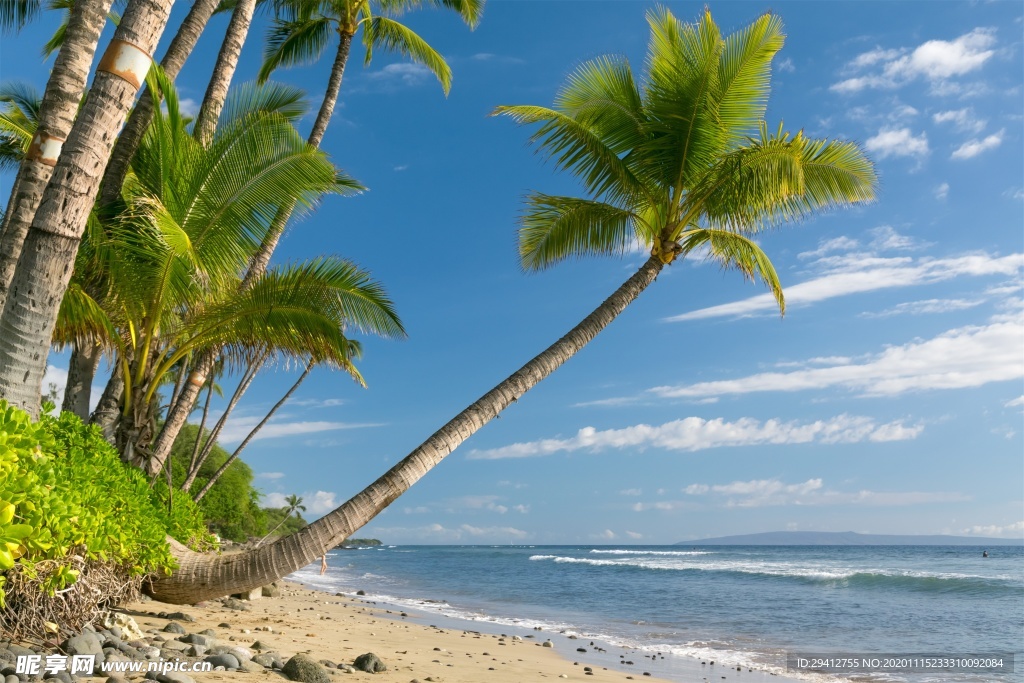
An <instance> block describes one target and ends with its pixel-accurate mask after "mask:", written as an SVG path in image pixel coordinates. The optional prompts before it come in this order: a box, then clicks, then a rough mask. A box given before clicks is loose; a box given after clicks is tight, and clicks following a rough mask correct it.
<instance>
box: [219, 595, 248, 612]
mask: <svg viewBox="0 0 1024 683" xmlns="http://www.w3.org/2000/svg"><path fill="white" fill-rule="evenodd" d="M223 604H224V606H225V607H227V608H228V609H234V610H239V611H240V612H249V611H251V610H252V606H251V605H249V604H247V603H244V602H242V601H241V600H238V599H237V598H228V599H227V600H225V601H224V603H223Z"/></svg>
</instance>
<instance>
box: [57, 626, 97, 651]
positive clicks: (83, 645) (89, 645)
mask: <svg viewBox="0 0 1024 683" xmlns="http://www.w3.org/2000/svg"><path fill="white" fill-rule="evenodd" d="M62 649H63V650H64V651H65V652H67V653H68V654H69V655H97V656H99V655H102V654H103V641H101V640H100V637H99V636H98V635H96V633H95V632H92V631H83V632H82V634H81V635H77V636H72V637H70V638H68V639H67V640H65V641H64V645H63V646H62Z"/></svg>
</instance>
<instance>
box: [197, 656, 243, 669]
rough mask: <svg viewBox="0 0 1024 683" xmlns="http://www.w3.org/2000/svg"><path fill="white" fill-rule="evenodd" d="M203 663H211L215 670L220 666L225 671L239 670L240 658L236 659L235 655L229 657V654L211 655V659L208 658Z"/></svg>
mask: <svg viewBox="0 0 1024 683" xmlns="http://www.w3.org/2000/svg"><path fill="white" fill-rule="evenodd" d="M203 661H204V662H209V663H210V664H212V665H213V667H214V668H217V667H218V666H222V667H224V668H225V669H237V668H238V658H237V657H235V656H234V655H229V654H227V653H224V654H220V655H210V656H209V657H207V658H206V659H204V660H203Z"/></svg>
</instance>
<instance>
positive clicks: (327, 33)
mask: <svg viewBox="0 0 1024 683" xmlns="http://www.w3.org/2000/svg"><path fill="white" fill-rule="evenodd" d="M330 38H331V21H330V19H328V18H327V17H310V18H306V17H299V18H297V19H294V20H291V21H289V20H285V19H275V20H274V22H273V24H271V27H270V30H269V32H268V33H267V45H266V47H265V48H264V50H263V66H261V67H260V71H259V74H258V76H257V80H258V81H259V82H260V83H263V82H265V81H266V80H267V79H268V78H270V74H271V73H272V72H273V71H274V69H276V68H278V67H281V66H283V67H289V66H296V65H299V64H309V63H311V62H315V61H316V60H317V59H319V58H320V55H322V54H323V52H324V49H325V48H326V47H327V42H328V41H329V40H330Z"/></svg>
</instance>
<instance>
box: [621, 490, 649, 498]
mask: <svg viewBox="0 0 1024 683" xmlns="http://www.w3.org/2000/svg"><path fill="white" fill-rule="evenodd" d="M643 493H644V492H643V490H641V489H622V490H621V491H619V495H620V496H642V495H643Z"/></svg>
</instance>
